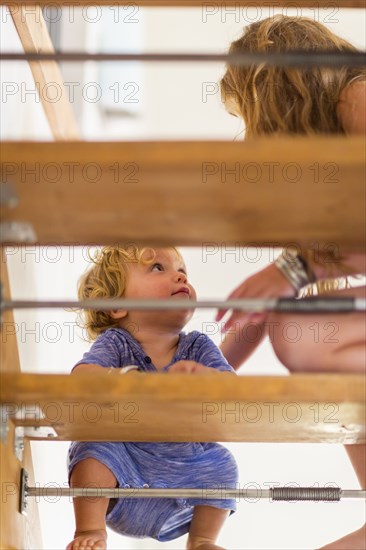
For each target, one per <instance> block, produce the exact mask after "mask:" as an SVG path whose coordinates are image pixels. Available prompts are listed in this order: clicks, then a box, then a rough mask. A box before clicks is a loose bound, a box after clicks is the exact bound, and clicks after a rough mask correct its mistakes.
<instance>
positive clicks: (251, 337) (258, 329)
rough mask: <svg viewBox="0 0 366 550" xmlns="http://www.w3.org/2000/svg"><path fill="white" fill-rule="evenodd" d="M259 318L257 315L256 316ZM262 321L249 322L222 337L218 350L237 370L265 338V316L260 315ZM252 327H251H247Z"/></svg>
mask: <svg viewBox="0 0 366 550" xmlns="http://www.w3.org/2000/svg"><path fill="white" fill-rule="evenodd" d="M258 318H259V315H258ZM261 318H262V321H259V322H257V321H256V322H255V323H254V321H252V322H251V321H250V318H249V322H248V325H243V326H242V327H239V328H238V329H237V330H233V329H231V330H229V331H228V332H227V333H226V334H225V337H224V340H223V342H222V344H221V345H220V350H221V353H222V354H223V356H224V357H225V359H226V360H227V362H228V363H229V364H230V365H231V366H232V367H233V369H235V370H238V369H239V368H240V367H241V365H242V364H243V363H244V362H245V361H246V360H247V359H249V357H250V356H251V355H252V353H253V352H254V351H255V350H256V349H257V347H258V346H259V344H260V343H261V342H262V341H263V340H264V338H265V336H266V334H267V333H266V327H265V321H266V318H267V315H266V314H264V315H261ZM249 325H252V326H249Z"/></svg>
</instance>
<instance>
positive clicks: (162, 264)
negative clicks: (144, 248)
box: [125, 248, 196, 300]
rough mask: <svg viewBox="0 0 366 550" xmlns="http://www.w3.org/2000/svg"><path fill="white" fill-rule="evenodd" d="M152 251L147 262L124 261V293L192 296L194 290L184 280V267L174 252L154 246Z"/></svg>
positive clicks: (140, 296)
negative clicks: (125, 281)
mask: <svg viewBox="0 0 366 550" xmlns="http://www.w3.org/2000/svg"><path fill="white" fill-rule="evenodd" d="M146 254H148V252H147V253H146ZM155 254H156V255H155V257H154V260H153V261H152V262H151V263H148V264H142V263H141V264H140V263H131V264H128V271H127V272H128V277H127V285H126V291H125V297H126V298H174V299H177V298H179V299H182V300H195V299H196V292H195V290H194V288H193V286H192V285H191V284H189V282H188V277H187V270H186V267H185V265H184V262H183V260H182V259H181V257H180V256H178V254H177V252H176V251H175V250H174V249H171V248H158V249H155ZM144 259H146V260H148V259H149V257H148V256H146V257H145V258H144Z"/></svg>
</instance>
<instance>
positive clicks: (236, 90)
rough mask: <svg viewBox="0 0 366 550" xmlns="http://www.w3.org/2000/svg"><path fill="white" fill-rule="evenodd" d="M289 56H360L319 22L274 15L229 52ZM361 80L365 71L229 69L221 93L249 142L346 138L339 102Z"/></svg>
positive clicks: (262, 66) (250, 27) (255, 25)
mask: <svg viewBox="0 0 366 550" xmlns="http://www.w3.org/2000/svg"><path fill="white" fill-rule="evenodd" d="M290 50H308V51H311V50H338V51H340V52H355V51H357V48H355V47H354V46H353V45H352V44H350V43H349V42H347V40H344V39H343V38H340V37H339V36H337V35H336V34H334V33H333V32H331V31H330V30H329V29H328V28H327V27H325V26H324V25H322V24H321V23H318V22H317V21H313V20H312V19H309V18H307V17H289V16H285V15H275V16H274V17H269V18H267V19H263V20H262V21H257V22H255V23H252V24H251V25H248V26H247V27H245V29H244V34H243V35H242V36H241V37H240V38H239V39H238V40H236V41H234V42H233V43H232V44H231V46H230V49H229V52H230V53H239V52H274V51H276V52H280V51H281V52H286V51H290ZM357 79H361V80H364V79H366V69H364V68H352V67H341V68H334V69H331V68H324V67H310V68H305V67H304V68H297V67H274V66H270V65H266V64H265V63H262V64H260V65H258V66H254V65H251V66H248V67H245V66H238V65H229V66H228V67H227V69H226V73H225V74H224V76H223V78H222V80H221V82H220V88H221V97H222V101H223V102H224V103H228V102H233V103H234V104H235V105H236V106H237V109H238V111H239V112H240V114H241V116H242V118H243V120H244V123H245V135H246V137H252V136H258V135H265V134H273V133H284V134H320V133H326V134H332V133H335V134H339V133H344V129H343V127H342V124H341V122H340V120H339V118H338V116H337V104H338V101H339V97H340V95H341V92H342V91H343V90H344V89H345V88H346V87H347V86H348V85H349V84H350V83H351V82H353V81H354V80H357Z"/></svg>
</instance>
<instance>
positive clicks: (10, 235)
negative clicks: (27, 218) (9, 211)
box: [0, 222, 37, 244]
mask: <svg viewBox="0 0 366 550" xmlns="http://www.w3.org/2000/svg"><path fill="white" fill-rule="evenodd" d="M36 241H37V237H36V234H35V232H34V229H33V226H32V225H31V224H30V223H27V222H1V223H0V243H1V244H7V243H22V244H26V243H35V242H36Z"/></svg>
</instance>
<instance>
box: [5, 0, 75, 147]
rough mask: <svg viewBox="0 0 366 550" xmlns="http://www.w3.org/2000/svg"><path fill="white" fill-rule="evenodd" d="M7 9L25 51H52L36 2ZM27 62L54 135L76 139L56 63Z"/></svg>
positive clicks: (56, 138) (72, 115)
mask: <svg viewBox="0 0 366 550" xmlns="http://www.w3.org/2000/svg"><path fill="white" fill-rule="evenodd" d="M9 10H10V13H11V15H12V18H13V21H14V24H15V27H16V29H17V31H18V34H19V38H20V40H21V42H22V45H23V48H24V51H25V52H26V53H54V51H55V50H54V47H53V44H52V41H51V38H50V35H49V33H48V29H47V26H46V22H45V20H44V18H43V14H42V10H41V7H40V6H39V5H37V6H35V5H30V6H28V7H25V6H24V5H22V4H20V5H13V4H12V3H11V5H10V6H9ZM29 66H30V68H31V71H32V74H33V78H34V82H35V84H36V87H37V89H38V93H39V97H40V100H41V103H42V106H43V109H44V112H45V114H46V117H47V120H48V122H49V125H50V129H51V132H52V135H53V137H54V139H55V140H56V141H57V140H66V139H70V140H76V139H79V131H78V128H77V123H76V119H75V115H74V112H73V110H72V106H71V104H70V102H69V100H68V93H67V90H66V88H65V86H64V81H63V77H62V74H61V71H60V68H59V65H58V63H56V62H54V61H49V62H46V61H40V62H35V61H32V62H30V63H29ZM55 97H56V98H57V101H55V100H54V99H55Z"/></svg>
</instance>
